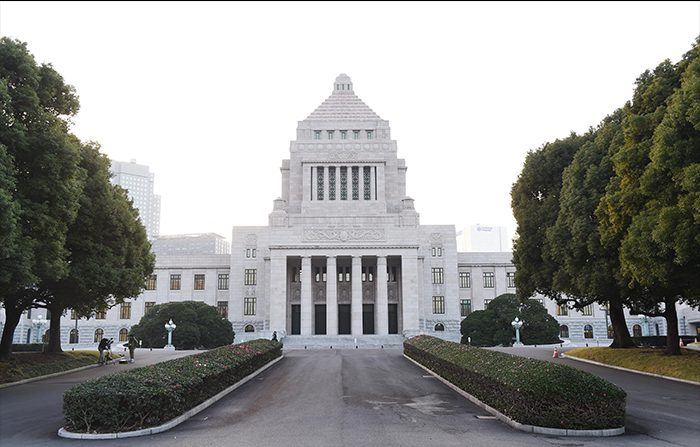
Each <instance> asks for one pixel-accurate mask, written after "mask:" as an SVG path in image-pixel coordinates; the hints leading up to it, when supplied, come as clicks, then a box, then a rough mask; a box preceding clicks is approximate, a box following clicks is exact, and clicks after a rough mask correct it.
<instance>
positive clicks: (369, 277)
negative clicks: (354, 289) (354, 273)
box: [362, 266, 374, 282]
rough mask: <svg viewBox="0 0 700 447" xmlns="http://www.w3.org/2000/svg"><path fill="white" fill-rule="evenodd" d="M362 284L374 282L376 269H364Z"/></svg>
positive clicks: (369, 267)
mask: <svg viewBox="0 0 700 447" xmlns="http://www.w3.org/2000/svg"><path fill="white" fill-rule="evenodd" d="M362 282H374V267H371V266H368V267H362Z"/></svg>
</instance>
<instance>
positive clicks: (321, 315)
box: [314, 304, 326, 335]
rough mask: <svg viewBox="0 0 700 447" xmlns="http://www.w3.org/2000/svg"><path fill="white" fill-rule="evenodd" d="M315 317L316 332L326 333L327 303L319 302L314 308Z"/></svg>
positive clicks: (318, 333)
mask: <svg viewBox="0 0 700 447" xmlns="http://www.w3.org/2000/svg"><path fill="white" fill-rule="evenodd" d="M314 311H315V316H314V317H315V318H314V320H315V321H314V323H315V325H314V328H315V330H314V334H316V335H326V305H325V304H317V305H316V306H315V308H314Z"/></svg>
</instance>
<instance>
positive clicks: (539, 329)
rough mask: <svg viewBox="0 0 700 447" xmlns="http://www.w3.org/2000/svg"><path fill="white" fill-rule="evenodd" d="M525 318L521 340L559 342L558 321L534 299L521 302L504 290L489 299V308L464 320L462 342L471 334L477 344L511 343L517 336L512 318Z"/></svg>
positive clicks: (538, 342)
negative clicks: (503, 292) (502, 292)
mask: <svg viewBox="0 0 700 447" xmlns="http://www.w3.org/2000/svg"><path fill="white" fill-rule="evenodd" d="M515 317H518V318H520V319H521V320H522V321H523V327H522V328H521V341H522V342H523V343H524V344H548V343H558V342H559V341H560V340H559V323H557V320H556V319H555V318H554V317H552V316H551V315H549V314H548V313H547V309H545V307H544V306H543V305H542V304H540V303H539V302H538V301H535V300H526V301H525V302H524V303H522V304H521V303H520V302H519V301H518V298H517V297H516V295H514V294H511V293H505V294H503V295H499V296H498V297H496V298H495V299H494V300H493V301H491V302H490V303H489V306H488V308H487V309H486V310H483V311H476V312H472V313H471V314H469V315H468V316H467V317H466V318H465V319H464V320H462V324H461V332H462V343H463V344H467V337H471V344H472V345H474V346H495V345H503V346H510V345H511V344H513V340H514V339H515V330H514V329H513V326H512V324H511V323H512V322H513V320H514V319H515Z"/></svg>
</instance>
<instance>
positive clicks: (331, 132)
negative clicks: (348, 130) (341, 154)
mask: <svg viewBox="0 0 700 447" xmlns="http://www.w3.org/2000/svg"><path fill="white" fill-rule="evenodd" d="M326 132H327V133H328V139H329V140H332V139H333V134H334V133H335V131H334V130H327V131H326Z"/></svg>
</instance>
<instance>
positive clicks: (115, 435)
mask: <svg viewBox="0 0 700 447" xmlns="http://www.w3.org/2000/svg"><path fill="white" fill-rule="evenodd" d="M283 358H284V355H281V356H279V357H277V358H276V359H274V360H271V361H270V362H268V363H267V364H266V365H265V366H263V367H262V368H260V369H258V370H256V371H255V372H253V373H251V374H249V375H247V376H245V377H244V378H242V379H241V380H239V381H238V382H236V383H234V384H233V385H231V386H230V387H228V388H226V389H225V390H223V391H220V392H219V393H218V394H216V395H215V396H212V397H210V398H209V399H207V400H205V401H204V402H202V403H201V404H199V405H197V406H196V407H194V408H191V409H189V410H187V412H185V413H184V414H181V415H180V416H178V417H176V418H174V419H171V420H169V421H168V422H166V423H165V424H162V425H159V426H157V427H150V428H144V429H142V430H134V431H124V432H118V433H74V432H70V431H68V430H66V429H64V428H63V427H61V428H60V429H59V430H58V436H60V437H62V438H70V439H121V438H133V437H136V436H147V435H154V434H156V433H161V432H164V431H166V430H170V429H171V428H173V427H175V426H177V425H179V424H181V423H182V422H185V421H186V420H188V419H189V418H191V417H192V416H194V415H196V414H197V413H199V412H200V411H202V410H204V409H206V408H207V407H209V406H211V405H212V404H213V403H215V402H216V401H218V400H219V399H221V398H222V397H224V396H226V395H227V394H229V393H230V392H231V391H233V390H235V389H236V388H238V387H240V386H242V385H244V384H246V383H247V382H248V381H250V380H251V379H252V378H254V377H255V376H257V375H258V374H260V373H261V372H263V371H265V370H266V369H268V368H270V367H271V366H272V365H274V364H275V363H277V362H279V361H280V360H282V359H283Z"/></svg>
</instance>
